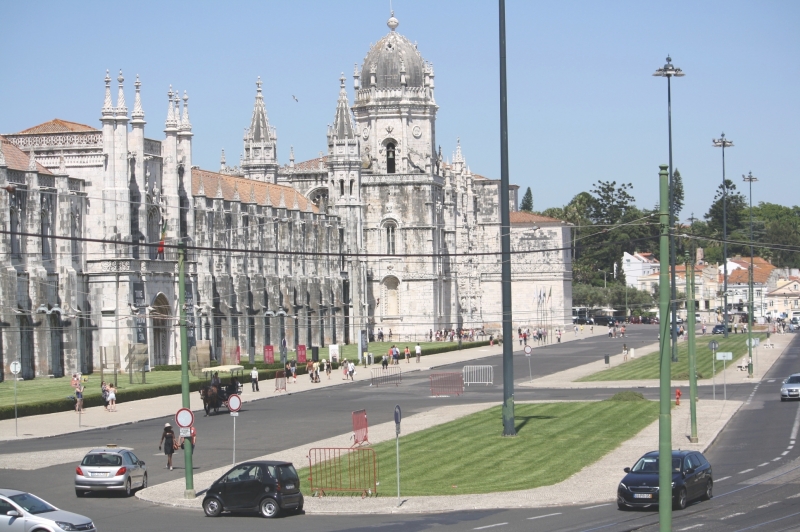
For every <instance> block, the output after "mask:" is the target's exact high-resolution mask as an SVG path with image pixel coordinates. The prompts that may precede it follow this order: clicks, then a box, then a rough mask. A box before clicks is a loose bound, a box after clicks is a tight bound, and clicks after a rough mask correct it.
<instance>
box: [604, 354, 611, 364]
mask: <svg viewBox="0 0 800 532" xmlns="http://www.w3.org/2000/svg"><path fill="white" fill-rule="evenodd" d="M605 359H606V366H610V365H611V355H605Z"/></svg>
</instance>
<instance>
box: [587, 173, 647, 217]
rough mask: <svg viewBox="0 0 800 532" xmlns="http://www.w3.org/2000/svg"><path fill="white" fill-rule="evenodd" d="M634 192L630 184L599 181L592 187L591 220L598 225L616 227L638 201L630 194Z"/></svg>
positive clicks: (589, 213)
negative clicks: (631, 191)
mask: <svg viewBox="0 0 800 532" xmlns="http://www.w3.org/2000/svg"><path fill="white" fill-rule="evenodd" d="M629 190H633V185H632V184H630V183H627V184H626V183H621V184H620V185H619V186H617V182H616V181H602V180H600V181H598V182H597V183H595V184H594V186H592V192H591V198H592V199H591V202H590V203H589V212H588V215H589V219H590V220H592V222H594V223H595V224H598V225H614V224H617V223H619V222H620V220H622V217H623V216H625V213H626V212H627V211H628V209H630V208H631V207H633V206H634V203H635V202H636V200H635V199H634V197H633V196H632V195H630V194H629V193H628V191H629Z"/></svg>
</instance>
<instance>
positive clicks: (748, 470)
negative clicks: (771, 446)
mask: <svg viewBox="0 0 800 532" xmlns="http://www.w3.org/2000/svg"><path fill="white" fill-rule="evenodd" d="M768 463H769V462H767V464H768ZM767 464H761V465H767ZM752 470H753V468H752V467H751V468H750V469H745V470H744V471H739V474H740V475H743V474H745V473H749V472H750V471H752Z"/></svg>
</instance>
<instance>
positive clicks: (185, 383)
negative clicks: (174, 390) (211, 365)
mask: <svg viewBox="0 0 800 532" xmlns="http://www.w3.org/2000/svg"><path fill="white" fill-rule="evenodd" d="M185 292H186V242H184V241H180V242H178V308H179V309H180V322H179V323H180V331H181V402H182V405H183V408H188V409H190V410H191V400H190V398H189V340H188V338H187V337H186V304H185V301H186V294H185ZM192 450H193V449H192V438H191V437H188V438H185V439H184V449H183V458H184V464H186V468H185V471H184V476H185V478H186V490H185V491H184V492H183V497H184V498H185V499H194V498H195V496H196V495H195V492H194V470H193V467H194V466H193V465H192Z"/></svg>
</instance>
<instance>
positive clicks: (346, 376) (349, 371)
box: [341, 358, 356, 381]
mask: <svg viewBox="0 0 800 532" xmlns="http://www.w3.org/2000/svg"><path fill="white" fill-rule="evenodd" d="M341 367H342V380H343V381H346V380H351V381H354V380H355V378H354V375H355V374H356V365H355V364H353V361H352V360H347V359H346V358H345V359H344V360H342V366H341Z"/></svg>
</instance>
